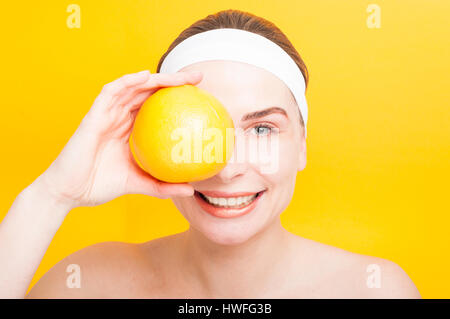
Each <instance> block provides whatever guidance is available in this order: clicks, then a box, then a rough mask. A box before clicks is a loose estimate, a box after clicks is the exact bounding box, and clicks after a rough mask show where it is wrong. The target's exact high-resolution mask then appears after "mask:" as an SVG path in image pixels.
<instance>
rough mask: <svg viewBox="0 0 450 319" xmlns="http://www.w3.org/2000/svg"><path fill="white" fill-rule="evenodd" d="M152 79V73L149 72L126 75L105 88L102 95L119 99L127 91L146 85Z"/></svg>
mask: <svg viewBox="0 0 450 319" xmlns="http://www.w3.org/2000/svg"><path fill="white" fill-rule="evenodd" d="M149 77H150V72H149V71H148V70H145V71H141V72H138V73H132V74H126V75H124V76H122V77H120V78H118V79H116V80H114V81H112V82H110V83H107V84H105V85H104V86H103V88H102V91H101V95H106V96H108V97H118V96H120V95H121V94H122V93H123V92H124V91H125V90H127V89H129V88H131V87H134V86H136V85H138V84H141V83H145V82H146V81H147V80H148V79H149Z"/></svg>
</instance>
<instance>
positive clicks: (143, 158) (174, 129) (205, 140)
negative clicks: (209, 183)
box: [129, 84, 234, 183]
mask: <svg viewBox="0 0 450 319" xmlns="http://www.w3.org/2000/svg"><path fill="white" fill-rule="evenodd" d="M129 144H130V149H131V152H132V154H133V157H134V159H135V160H136V162H137V164H138V165H139V166H140V167H141V168H142V169H143V170H144V171H146V172H147V173H149V174H150V175H152V176H153V177H155V178H157V179H159V180H162V181H165V182H169V183H182V182H193V181H198V180H202V179H206V178H209V177H212V176H214V175H216V174H217V173H218V172H219V171H220V170H221V169H222V168H223V167H224V166H225V165H226V162H227V161H228V160H229V159H230V157H231V153H232V151H233V149H234V126H233V121H232V119H231V117H230V115H229V114H228V112H227V110H226V109H225V107H224V106H223V105H222V104H221V103H220V102H219V100H217V99H216V98H215V97H214V96H213V95H211V94H210V93H209V92H207V91H205V90H203V89H200V88H198V87H196V86H194V85H189V84H186V85H180V86H175V87H165V88H161V89H159V90H158V91H156V92H155V93H154V94H152V95H151V96H150V97H149V98H148V99H147V101H145V103H144V104H143V105H142V107H141V109H140V110H139V112H138V114H137V116H136V120H135V122H134V127H133V130H132V132H131V135H130V140H129Z"/></svg>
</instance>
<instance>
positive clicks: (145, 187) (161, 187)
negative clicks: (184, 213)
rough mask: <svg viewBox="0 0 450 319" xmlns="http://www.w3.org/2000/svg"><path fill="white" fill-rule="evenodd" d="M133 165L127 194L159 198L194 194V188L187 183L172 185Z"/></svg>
mask: <svg viewBox="0 0 450 319" xmlns="http://www.w3.org/2000/svg"><path fill="white" fill-rule="evenodd" d="M133 164H134V165H133V169H132V171H131V172H130V175H129V177H128V180H127V185H126V193H127V194H144V195H149V196H153V197H158V198H169V197H174V196H181V197H184V196H192V195H193V194H194V189H193V187H192V186H191V185H189V184H187V183H186V184H184V183H177V184H171V183H166V182H163V181H160V180H157V179H156V178H154V177H153V176H151V175H150V174H147V173H146V172H144V171H143V170H142V169H141V168H140V167H138V166H137V164H135V163H133Z"/></svg>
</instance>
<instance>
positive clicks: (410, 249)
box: [0, 0, 450, 298]
mask: <svg viewBox="0 0 450 319" xmlns="http://www.w3.org/2000/svg"><path fill="white" fill-rule="evenodd" d="M70 3H76V4H79V5H80V8H81V28H80V29H69V28H68V27H67V25H66V19H67V17H68V16H69V13H67V12H66V8H67V6H68V5H69V4H70ZM370 3H376V4H378V5H379V6H380V8H381V28H379V29H369V28H368V27H367V24H366V20H367V17H368V15H369V13H367V12H366V8H367V6H368V5H369V4H370ZM230 8H232V9H240V10H244V11H249V12H252V13H254V14H256V15H259V16H262V17H265V18H267V19H269V20H271V21H273V22H274V23H275V24H277V25H278V27H280V28H281V30H283V31H284V32H285V33H286V35H287V36H288V38H289V39H290V40H291V41H292V43H293V44H294V46H296V48H297V49H298V51H299V52H300V54H301V55H302V57H303V59H304V60H305V63H306V65H307V67H308V69H309V71H310V75H311V78H310V86H309V89H308V91H307V99H308V102H309V108H310V111H309V112H310V113H309V114H310V116H309V121H308V139H307V145H308V152H307V154H308V164H307V166H306V169H305V170H304V171H303V172H301V173H299V175H298V183H297V188H296V192H295V195H294V199H293V201H292V203H291V205H290V206H289V208H288V210H287V211H285V212H284V213H283V214H282V222H283V224H284V225H285V227H286V228H287V229H289V230H290V231H292V232H294V233H297V234H299V235H302V236H304V237H307V238H311V239H314V240H317V241H320V242H323V243H327V244H330V245H334V246H338V247H341V248H344V249H347V250H350V251H353V252H357V253H362V254H368V255H374V256H378V257H383V258H387V259H390V260H392V261H394V262H396V263H398V264H399V265H400V266H401V267H402V268H403V269H404V270H405V271H406V272H407V273H408V274H409V275H410V277H411V278H412V280H413V281H414V282H415V283H416V285H417V287H418V289H419V290H420V292H421V294H422V296H423V297H425V298H449V297H450V276H448V272H449V269H450V254H449V244H450V235H449V231H448V229H449V226H450V214H449V213H450V209H449V201H448V181H449V178H450V174H449V169H448V165H449V162H450V161H449V160H450V147H449V145H450V132H449V115H450V110H449V101H450V96H449V95H450V93H449V92H450V91H449V87H450V80H449V74H450V59H449V56H450V42H449V41H448V39H449V38H450V32H449V24H448V12H450V2H449V1H446V0H441V1H437V0H434V1H432V0H427V1H423V0H422V1H419V0H403V1H401V0H396V1H392V0H389V1H362V0H358V1H357V0H352V1H335V0H327V1H325V0H308V1H300V0H295V1H294V0H292V1H280V0H278V1H275V0H270V1H269V0H254V1H246V0H226V1H210V0H208V1H205V0H193V1H184V0H164V1H163V0H145V1H144V0H142V1H140V0H139V1H137V0H135V1H125V0H123V1H118V0H116V1H112V0H102V1H100V0H96V1H88V0H71V1H61V0H58V1H29V2H27V3H23V2H20V1H19V2H13V1H8V2H7V3H4V4H2V10H1V18H0V30H1V31H0V32H1V41H2V49H1V53H0V54H1V57H2V59H1V61H2V68H1V72H2V76H1V80H0V81H1V92H2V97H1V116H0V133H1V146H2V156H1V159H0V164H1V165H0V174H1V176H2V183H1V189H0V208H1V209H0V212H1V213H0V218H3V216H4V215H5V214H6V212H7V211H8V209H9V207H10V205H11V204H12V202H13V201H14V198H15V196H17V194H18V193H19V192H20V191H21V190H22V189H23V188H24V187H26V186H27V185H29V184H30V183H31V182H32V181H33V180H34V179H35V178H36V177H37V176H38V175H39V174H40V173H41V172H43V171H44V170H45V169H46V168H47V167H48V165H50V163H51V162H52V161H53V160H54V159H55V158H56V156H57V155H58V153H59V152H60V150H61V149H62V148H63V146H64V145H65V143H66V142H67V140H68V139H69V137H70V136H71V135H72V133H73V132H74V131H75V129H76V127H77V126H78V124H79V122H80V121H81V119H82V117H83V116H84V115H85V113H86V112H87V111H88V109H89V108H90V106H91V104H92V102H93V101H94V99H95V97H96V96H97V94H98V93H99V92H100V90H101V88H102V86H103V85H104V84H105V83H108V82H110V81H112V80H114V79H115V78H117V77H119V76H121V75H123V74H126V73H132V72H137V71H140V70H145V69H149V70H150V71H151V72H155V70H156V65H157V62H158V59H159V57H160V56H161V55H162V54H163V53H164V52H165V50H166V49H167V47H168V46H169V44H170V43H171V42H172V41H173V40H174V39H175V37H176V36H177V35H178V34H179V32H181V31H182V30H183V29H184V28H186V27H188V26H189V25H190V24H192V23H193V22H195V21H196V20H198V19H200V18H203V17H205V16H206V15H208V14H211V13H215V12H217V11H219V10H223V9H230ZM187 227H188V223H187V222H186V220H184V218H183V217H182V216H181V214H180V213H178V212H177V211H176V209H175V207H174V206H173V205H172V203H171V201H170V200H159V199H155V198H150V197H146V196H143V195H129V196H124V197H120V198H117V199H115V200H113V201H112V202H109V203H107V204H104V205H101V206H98V207H93V208H78V209H75V210H73V211H72V212H71V213H70V214H69V215H68V217H67V219H66V220H65V222H64V224H63V225H62V227H61V228H60V230H59V231H58V233H57V234H56V237H55V238H54V240H53V242H52V244H51V246H50V248H49V249H48V251H47V254H46V255H45V257H44V259H43V261H42V263H41V266H40V267H39V269H38V271H37V273H36V275H35V278H34V280H33V283H35V282H36V280H37V279H38V278H39V277H40V276H42V275H43V274H44V273H45V272H46V271H47V270H48V269H49V268H50V267H51V266H52V265H54V264H55V263H56V262H57V261H59V260H61V259H62V258H64V257H65V256H67V255H69V254H71V253H72V252H74V251H76V250H78V249H81V248H83V247H85V246H88V245H91V244H93V243H97V242H102V241H111V240H113V241H129V242H141V241H147V240H150V239H153V238H157V237H161V236H165V235H169V234H172V233H175V232H180V231H183V230H185V229H187Z"/></svg>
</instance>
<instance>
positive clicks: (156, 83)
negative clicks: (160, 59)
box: [139, 71, 203, 90]
mask: <svg viewBox="0 0 450 319" xmlns="http://www.w3.org/2000/svg"><path fill="white" fill-rule="evenodd" d="M202 78H203V73H202V72H199V71H195V72H194V71H189V72H185V71H183V72H176V73H154V74H152V75H151V76H150V77H149V78H148V80H147V81H146V82H144V83H142V84H141V85H140V88H139V89H142V90H146V89H150V88H159V87H166V86H179V85H184V84H196V83H198V82H200V81H201V79H202Z"/></svg>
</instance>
